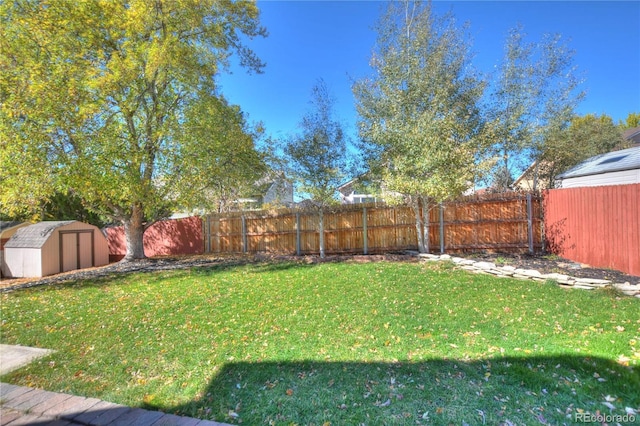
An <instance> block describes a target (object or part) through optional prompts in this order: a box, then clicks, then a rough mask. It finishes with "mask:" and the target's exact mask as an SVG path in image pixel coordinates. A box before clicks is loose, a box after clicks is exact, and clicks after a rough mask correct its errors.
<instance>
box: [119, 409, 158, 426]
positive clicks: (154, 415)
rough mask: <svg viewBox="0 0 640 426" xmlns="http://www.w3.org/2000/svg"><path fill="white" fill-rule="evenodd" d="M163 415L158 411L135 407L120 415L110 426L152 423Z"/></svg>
mask: <svg viewBox="0 0 640 426" xmlns="http://www.w3.org/2000/svg"><path fill="white" fill-rule="evenodd" d="M160 417H162V413H160V412H158V411H147V410H143V409H142V408H134V409H133V410H131V411H129V412H128V413H126V414H123V415H122V416H120V417H118V418H117V419H116V420H114V422H113V423H112V424H111V425H110V426H130V425H151V424H153V423H155V422H156V421H158V419H160Z"/></svg>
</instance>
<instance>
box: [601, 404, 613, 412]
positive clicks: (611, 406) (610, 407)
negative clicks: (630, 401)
mask: <svg viewBox="0 0 640 426" xmlns="http://www.w3.org/2000/svg"><path fill="white" fill-rule="evenodd" d="M602 405H604V406H605V407H607V408H608V409H609V410H612V411H613V410H615V409H616V407H615V406H614V405H613V404H612V403H610V402H603V403H602Z"/></svg>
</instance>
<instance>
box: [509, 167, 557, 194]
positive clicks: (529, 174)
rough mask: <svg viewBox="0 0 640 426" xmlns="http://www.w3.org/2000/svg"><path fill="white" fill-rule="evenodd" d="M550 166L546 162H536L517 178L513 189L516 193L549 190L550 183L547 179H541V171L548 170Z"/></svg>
mask: <svg viewBox="0 0 640 426" xmlns="http://www.w3.org/2000/svg"><path fill="white" fill-rule="evenodd" d="M546 167H549V165H548V164H547V163H546V162H544V161H543V162H542V163H541V164H538V161H534V162H533V164H531V165H530V166H529V167H528V168H527V170H525V171H524V172H522V174H521V175H520V176H518V177H517V178H516V180H515V181H514V182H513V184H512V185H511V187H512V188H513V189H514V190H516V191H524V192H532V191H539V190H543V189H547V186H548V182H547V181H546V180H545V179H540V178H538V176H539V175H540V171H541V170H546Z"/></svg>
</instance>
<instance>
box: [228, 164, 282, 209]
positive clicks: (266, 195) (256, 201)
mask: <svg viewBox="0 0 640 426" xmlns="http://www.w3.org/2000/svg"><path fill="white" fill-rule="evenodd" d="M254 188H255V189H254V191H253V193H252V194H249V196H247V197H246V198H241V199H239V200H238V204H240V205H242V206H243V208H244V209H249V210H251V209H261V208H264V207H267V206H283V207H291V206H292V205H293V204H294V202H293V184H292V183H291V182H290V181H289V180H287V179H286V178H285V177H284V175H282V174H275V173H269V174H267V175H266V176H264V177H263V178H261V179H259V180H258V181H256V183H255V184H254Z"/></svg>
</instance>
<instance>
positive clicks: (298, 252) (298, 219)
mask: <svg viewBox="0 0 640 426" xmlns="http://www.w3.org/2000/svg"><path fill="white" fill-rule="evenodd" d="M301 253H302V249H301V247H300V212H296V256H300V254H301Z"/></svg>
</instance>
